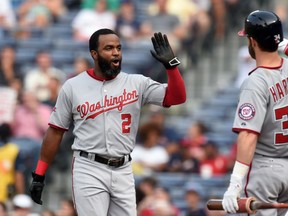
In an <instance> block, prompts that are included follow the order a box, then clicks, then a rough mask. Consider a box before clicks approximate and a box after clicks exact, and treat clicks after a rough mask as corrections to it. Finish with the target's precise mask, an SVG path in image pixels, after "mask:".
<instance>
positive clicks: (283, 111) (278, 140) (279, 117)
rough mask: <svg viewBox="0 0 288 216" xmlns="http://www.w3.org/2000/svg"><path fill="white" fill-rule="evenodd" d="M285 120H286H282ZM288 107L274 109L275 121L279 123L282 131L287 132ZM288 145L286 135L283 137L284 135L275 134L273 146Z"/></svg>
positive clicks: (287, 136)
mask: <svg viewBox="0 0 288 216" xmlns="http://www.w3.org/2000/svg"><path fill="white" fill-rule="evenodd" d="M283 117H284V118H286V120H284V119H283ZM287 117H288V106H285V107H282V108H279V109H275V118H276V121H281V123H282V125H281V127H282V130H288V120H287ZM287 143H288V135H284V133H276V134H275V144H276V145H277V144H278V145H279V144H280V145H281V144H287Z"/></svg>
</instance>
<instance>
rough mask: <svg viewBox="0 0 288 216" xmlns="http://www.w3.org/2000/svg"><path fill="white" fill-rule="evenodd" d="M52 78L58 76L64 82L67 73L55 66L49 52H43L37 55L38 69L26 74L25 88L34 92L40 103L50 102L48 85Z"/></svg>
mask: <svg viewBox="0 0 288 216" xmlns="http://www.w3.org/2000/svg"><path fill="white" fill-rule="evenodd" d="M51 76H58V77H59V78H60V79H61V80H62V82H63V81H64V80H65V79H66V75H65V73H64V72H63V71H62V70H60V69H58V68H56V67H54V66H53V60H52V57H51V54H50V53H49V51H45V50H41V51H39V52H38V53H37V54H36V67H35V68H33V69H31V70H30V71H27V72H26V77H25V79H24V88H25V89H26V90H29V91H32V92H34V93H35V94H36V96H37V99H38V100H39V101H41V102H43V101H45V100H48V99H49V97H50V95H49V94H50V92H49V88H48V83H49V81H50V77H51Z"/></svg>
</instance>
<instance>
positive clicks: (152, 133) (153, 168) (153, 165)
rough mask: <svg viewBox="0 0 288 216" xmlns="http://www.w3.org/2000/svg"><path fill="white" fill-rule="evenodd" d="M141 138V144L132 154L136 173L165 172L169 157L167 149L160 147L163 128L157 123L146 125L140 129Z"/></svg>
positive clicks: (137, 145)
mask: <svg viewBox="0 0 288 216" xmlns="http://www.w3.org/2000/svg"><path fill="white" fill-rule="evenodd" d="M139 138H140V143H138V144H136V145H135V148H134V150H133V152H132V153H131V157H132V158H133V160H132V167H133V171H134V173H135V174H136V175H137V174H139V175H144V174H150V173H153V172H161V171H164V170H165V169H166V165H167V162H168V161H169V155H168V153H167V151H166V149H165V148H164V147H163V146H161V145H159V141H160V138H161V128H160V127H159V126H158V125H157V124H155V123H150V122H148V123H145V124H144V125H142V126H140V128H139Z"/></svg>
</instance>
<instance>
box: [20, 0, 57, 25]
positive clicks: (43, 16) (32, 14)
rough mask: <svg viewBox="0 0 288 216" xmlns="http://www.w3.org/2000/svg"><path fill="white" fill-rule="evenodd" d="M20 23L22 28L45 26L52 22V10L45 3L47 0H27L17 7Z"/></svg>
mask: <svg viewBox="0 0 288 216" xmlns="http://www.w3.org/2000/svg"><path fill="white" fill-rule="evenodd" d="M17 16H18V23H19V26H20V27H22V28H24V29H25V28H29V27H39V28H45V27H47V26H49V25H50V23H51V19H52V16H51V12H50V11H49V9H48V8H47V6H46V5H45V0H44V1H41V0H27V1H22V4H21V5H20V6H19V7H18V9H17Z"/></svg>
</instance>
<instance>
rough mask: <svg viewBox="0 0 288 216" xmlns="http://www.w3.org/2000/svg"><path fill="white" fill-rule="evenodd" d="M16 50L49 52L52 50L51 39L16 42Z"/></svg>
mask: <svg viewBox="0 0 288 216" xmlns="http://www.w3.org/2000/svg"><path fill="white" fill-rule="evenodd" d="M17 47H18V48H27V49H29V48H31V49H33V50H49V49H51V48H52V39H50V38H45V37H44V38H42V37H39V38H28V39H25V40H18V41H17Z"/></svg>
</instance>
